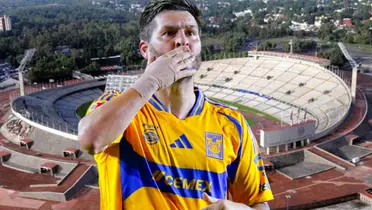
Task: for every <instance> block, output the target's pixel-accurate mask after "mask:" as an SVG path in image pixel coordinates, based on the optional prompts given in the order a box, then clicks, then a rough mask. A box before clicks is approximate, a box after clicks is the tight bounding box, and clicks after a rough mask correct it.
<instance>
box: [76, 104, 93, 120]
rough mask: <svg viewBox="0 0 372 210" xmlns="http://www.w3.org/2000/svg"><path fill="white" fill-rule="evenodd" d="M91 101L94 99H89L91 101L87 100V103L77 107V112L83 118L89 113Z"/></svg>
mask: <svg viewBox="0 0 372 210" xmlns="http://www.w3.org/2000/svg"><path fill="white" fill-rule="evenodd" d="M91 103H92V101H89V102H86V103H85V104H83V105H81V106H80V107H79V108H77V110H76V113H77V114H78V115H79V116H80V117H81V118H83V117H84V116H85V114H86V113H87V110H88V108H89V106H90V104H91Z"/></svg>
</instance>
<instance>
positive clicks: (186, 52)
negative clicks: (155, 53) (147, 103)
mask: <svg viewBox="0 0 372 210" xmlns="http://www.w3.org/2000/svg"><path fill="white" fill-rule="evenodd" d="M194 59H195V56H194V54H193V53H192V51H191V50H190V49H189V48H188V47H179V48H176V49H174V50H172V51H169V52H168V53H166V54H164V55H162V56H160V57H158V58H157V59H156V60H155V61H154V62H152V63H151V64H149V65H148V66H147V67H146V70H145V73H144V74H143V75H142V76H141V77H140V78H139V79H138V80H137V81H136V83H135V84H133V86H132V88H134V89H135V90H136V91H137V92H138V93H139V94H140V95H141V96H142V97H143V98H146V99H148V98H150V97H151V96H152V94H154V92H156V91H158V90H161V89H163V88H166V87H168V86H170V85H171V84H173V83H174V82H175V81H177V80H179V79H182V78H184V77H189V76H192V75H194V74H195V73H196V70H195V69H188V68H187V67H189V66H191V64H192V62H193V61H194Z"/></svg>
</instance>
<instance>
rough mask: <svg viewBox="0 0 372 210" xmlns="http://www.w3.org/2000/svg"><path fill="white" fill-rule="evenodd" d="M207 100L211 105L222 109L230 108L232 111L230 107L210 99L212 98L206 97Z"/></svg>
mask: <svg viewBox="0 0 372 210" xmlns="http://www.w3.org/2000/svg"><path fill="white" fill-rule="evenodd" d="M205 99H206V101H208V103H210V104H212V105H215V106H221V107H224V108H230V109H231V107H229V106H228V105H226V104H223V103H220V102H218V101H216V100H213V99H210V98H207V97H205Z"/></svg>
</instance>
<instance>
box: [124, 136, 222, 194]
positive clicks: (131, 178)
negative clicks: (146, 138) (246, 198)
mask: <svg viewBox="0 0 372 210" xmlns="http://www.w3.org/2000/svg"><path fill="white" fill-rule="evenodd" d="M120 181H121V187H122V199H123V200H125V199H126V198H128V197H129V196H130V195H131V194H132V193H134V192H135V191H137V190H138V189H140V188H142V187H152V188H157V189H159V190H160V191H161V192H166V193H172V194H176V195H179V196H182V197H187V198H199V199H203V198H202V193H203V192H206V193H208V194H209V195H211V196H212V197H215V198H218V199H225V196H226V193H227V172H224V173H215V172H211V171H206V170H196V169H191V168H190V169H188V168H177V167H175V166H166V165H162V164H157V163H154V162H150V161H148V160H146V159H145V158H144V157H142V156H141V155H139V154H137V153H136V152H135V151H134V150H133V147H132V145H130V144H129V143H128V141H126V140H125V138H123V139H122V140H121V141H120Z"/></svg>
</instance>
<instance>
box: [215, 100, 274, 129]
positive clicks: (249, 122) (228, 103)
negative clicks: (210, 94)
mask: <svg viewBox="0 0 372 210" xmlns="http://www.w3.org/2000/svg"><path fill="white" fill-rule="evenodd" d="M212 99H214V100H216V101H220V102H222V103H224V104H227V105H230V106H233V107H236V108H238V109H239V110H241V111H244V112H248V113H251V114H255V115H259V116H262V117H264V118H266V119H268V120H272V121H276V122H280V120H279V119H278V118H276V117H274V116H271V115H269V114H266V113H264V112H261V111H259V110H257V109H254V108H251V107H248V106H244V105H241V104H238V103H235V102H231V101H226V100H223V99H217V98H212ZM246 120H247V122H248V124H249V125H250V126H254V125H255V124H256V123H257V122H255V121H254V120H252V119H249V118H246Z"/></svg>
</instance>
